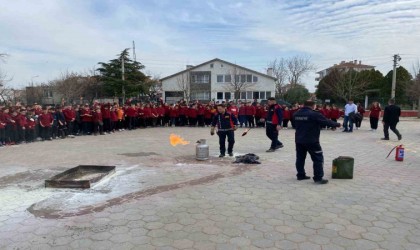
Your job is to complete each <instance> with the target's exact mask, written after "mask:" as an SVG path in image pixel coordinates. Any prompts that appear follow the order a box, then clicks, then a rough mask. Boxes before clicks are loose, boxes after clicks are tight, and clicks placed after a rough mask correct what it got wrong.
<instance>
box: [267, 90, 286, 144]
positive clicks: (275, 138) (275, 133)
mask: <svg viewBox="0 0 420 250" xmlns="http://www.w3.org/2000/svg"><path fill="white" fill-rule="evenodd" d="M268 105H269V108H268V112H267V117H266V123H267V126H266V135H267V137H268V138H270V140H271V145H270V148H269V149H268V150H267V151H266V152H274V151H276V149H279V148H282V147H283V143H281V142H280V141H279V130H280V129H281V124H282V121H283V112H282V109H281V107H280V105H278V104H277V102H276V99H275V98H274V97H270V98H268Z"/></svg>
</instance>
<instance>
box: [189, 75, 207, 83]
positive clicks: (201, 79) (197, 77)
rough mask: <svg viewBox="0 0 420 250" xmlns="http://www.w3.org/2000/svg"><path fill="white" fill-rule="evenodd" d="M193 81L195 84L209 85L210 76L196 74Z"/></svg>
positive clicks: (192, 77)
mask: <svg viewBox="0 0 420 250" xmlns="http://www.w3.org/2000/svg"><path fill="white" fill-rule="evenodd" d="M191 79H192V82H193V83H209V81H210V76H209V75H208V74H194V75H192V76H191Z"/></svg>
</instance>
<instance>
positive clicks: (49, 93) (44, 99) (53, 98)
mask: <svg viewBox="0 0 420 250" xmlns="http://www.w3.org/2000/svg"><path fill="white" fill-rule="evenodd" d="M61 99H62V95H61V94H59V93H58V92H56V91H55V90H54V88H53V87H51V86H46V85H41V86H33V87H32V86H29V87H26V103H28V104H31V105H32V104H34V103H38V104H42V105H56V104H61Z"/></svg>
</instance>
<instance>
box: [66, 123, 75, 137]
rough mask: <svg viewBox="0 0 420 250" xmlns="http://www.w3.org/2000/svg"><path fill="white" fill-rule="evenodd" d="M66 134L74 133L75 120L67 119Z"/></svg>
mask: <svg viewBox="0 0 420 250" xmlns="http://www.w3.org/2000/svg"><path fill="white" fill-rule="evenodd" d="M65 132H66V135H74V134H75V132H74V121H67V129H66V130H65Z"/></svg>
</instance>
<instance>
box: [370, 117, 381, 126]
mask: <svg viewBox="0 0 420 250" xmlns="http://www.w3.org/2000/svg"><path fill="white" fill-rule="evenodd" d="M378 121H379V119H378V118H376V117H370V128H371V129H378Z"/></svg>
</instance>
